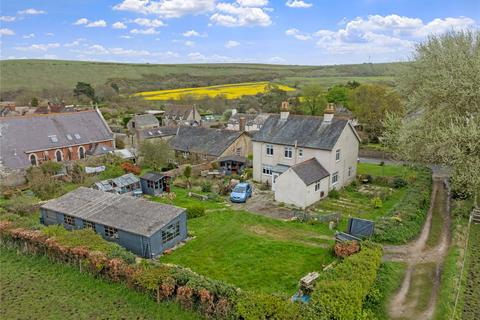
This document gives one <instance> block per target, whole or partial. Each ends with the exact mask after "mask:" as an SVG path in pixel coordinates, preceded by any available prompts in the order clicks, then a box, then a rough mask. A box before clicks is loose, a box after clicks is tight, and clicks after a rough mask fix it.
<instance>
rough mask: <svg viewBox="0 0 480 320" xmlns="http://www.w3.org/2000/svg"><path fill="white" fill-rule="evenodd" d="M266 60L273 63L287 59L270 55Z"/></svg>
mask: <svg viewBox="0 0 480 320" xmlns="http://www.w3.org/2000/svg"><path fill="white" fill-rule="evenodd" d="M268 62H269V63H273V64H283V63H286V62H287V60H285V59H284V58H282V57H278V56H276V57H271V58H270V59H268Z"/></svg>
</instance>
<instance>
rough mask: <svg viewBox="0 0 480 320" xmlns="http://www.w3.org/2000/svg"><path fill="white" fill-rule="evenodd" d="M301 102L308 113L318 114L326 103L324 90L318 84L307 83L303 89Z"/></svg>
mask: <svg viewBox="0 0 480 320" xmlns="http://www.w3.org/2000/svg"><path fill="white" fill-rule="evenodd" d="M302 96H303V104H304V106H305V108H306V110H307V111H308V113H309V114H311V115H313V116H315V115H318V114H319V113H320V112H321V111H322V110H323V108H324V107H325V105H326V103H327V102H326V99H325V92H324V91H323V88H322V87H321V86H320V85H308V86H306V87H305V88H304V89H303V92H302Z"/></svg>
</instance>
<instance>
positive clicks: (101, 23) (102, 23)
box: [87, 20, 107, 28]
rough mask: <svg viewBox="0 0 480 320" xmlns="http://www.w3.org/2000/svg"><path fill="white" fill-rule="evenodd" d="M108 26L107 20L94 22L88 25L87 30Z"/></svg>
mask: <svg viewBox="0 0 480 320" xmlns="http://www.w3.org/2000/svg"><path fill="white" fill-rule="evenodd" d="M106 26H107V23H106V22H105V20H97V21H92V22H89V23H88V24H87V28H105V27H106Z"/></svg>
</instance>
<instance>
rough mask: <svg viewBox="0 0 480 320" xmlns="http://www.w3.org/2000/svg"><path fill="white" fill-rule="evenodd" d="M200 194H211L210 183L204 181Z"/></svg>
mask: <svg viewBox="0 0 480 320" xmlns="http://www.w3.org/2000/svg"><path fill="white" fill-rule="evenodd" d="M201 187H202V192H211V191H212V183H211V182H210V181H208V180H204V181H203V182H202V184H201Z"/></svg>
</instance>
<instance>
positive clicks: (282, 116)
mask: <svg viewBox="0 0 480 320" xmlns="http://www.w3.org/2000/svg"><path fill="white" fill-rule="evenodd" d="M289 115H290V112H289V111H288V101H283V102H282V107H281V109H280V119H282V120H287V119H288V116H289Z"/></svg>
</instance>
